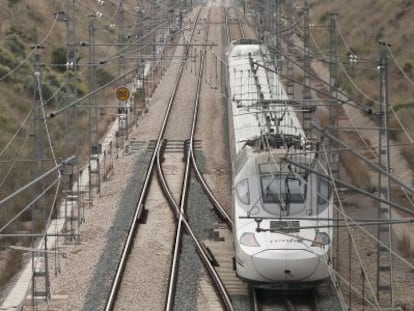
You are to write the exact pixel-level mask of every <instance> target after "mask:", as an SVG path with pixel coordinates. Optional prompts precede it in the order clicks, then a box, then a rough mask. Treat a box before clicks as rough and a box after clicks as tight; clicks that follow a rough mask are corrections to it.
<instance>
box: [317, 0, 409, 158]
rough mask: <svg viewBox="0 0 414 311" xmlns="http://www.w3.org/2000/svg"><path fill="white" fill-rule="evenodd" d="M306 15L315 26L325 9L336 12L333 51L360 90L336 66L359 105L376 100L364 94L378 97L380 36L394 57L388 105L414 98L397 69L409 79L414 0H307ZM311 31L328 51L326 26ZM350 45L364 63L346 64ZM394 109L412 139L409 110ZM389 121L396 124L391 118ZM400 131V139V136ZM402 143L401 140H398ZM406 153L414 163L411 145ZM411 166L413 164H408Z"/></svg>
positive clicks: (326, 18)
mask: <svg viewBox="0 0 414 311" xmlns="http://www.w3.org/2000/svg"><path fill="white" fill-rule="evenodd" d="M309 2H310V6H311V7H310V12H311V13H310V14H311V22H312V23H313V24H314V25H318V26H319V25H320V26H322V25H328V24H329V12H337V13H339V14H338V16H337V24H338V33H340V35H338V55H339V57H341V59H342V60H343V61H344V62H345V64H344V66H345V68H346V70H347V72H348V74H349V75H351V76H352V79H353V80H354V82H355V83H356V84H357V85H358V87H359V88H360V90H362V93H361V92H360V91H358V90H356V88H354V87H353V86H352V84H351V82H349V80H348V78H346V77H345V74H344V73H343V72H342V69H338V73H339V76H340V77H341V78H340V81H339V84H340V86H341V87H343V88H344V89H345V90H346V91H347V92H349V93H350V94H351V95H352V97H353V98H356V99H358V101H359V102H360V103H362V104H367V105H372V106H373V107H374V108H375V109H377V107H378V106H377V104H375V103H373V102H372V101H371V100H370V99H369V98H371V99H374V100H377V99H378V93H379V82H378V81H379V74H378V71H377V60H378V58H379V49H380V46H379V44H378V41H379V40H383V41H386V42H388V43H390V44H391V48H390V49H391V51H392V53H393V57H391V56H390V57H389V102H390V104H391V105H393V106H394V105H404V104H407V103H410V102H413V97H414V89H413V88H412V84H411V82H409V81H407V79H406V78H405V77H404V76H403V74H402V73H401V72H400V70H399V68H398V67H397V64H396V63H395V62H394V60H393V58H394V57H395V59H396V60H397V63H398V66H400V67H402V68H405V69H404V71H405V73H406V74H407V75H408V76H409V77H410V78H411V80H413V78H414V69H413V68H414V66H413V65H414V61H413V59H414V40H413V39H414V19H413V18H412V14H413V10H414V2H413V1H407V0H395V1H378V0H364V1H360V0H348V1H343V0H332V1H324V0H311V1H309ZM312 35H313V37H314V38H315V39H316V41H317V45H318V46H319V47H320V48H321V49H322V50H323V52H325V53H327V52H328V51H329V49H328V47H329V33H328V31H327V29H324V28H320V27H316V28H312ZM349 48H350V49H352V50H353V51H354V52H356V53H357V55H358V56H359V57H360V59H362V58H363V59H364V60H363V61H361V62H359V63H357V64H356V65H354V66H352V67H349V66H348V65H347V64H346V55H348V53H349V50H348V49H349ZM403 110H404V111H401V112H399V113H398V115H399V117H400V118H401V121H402V122H403V124H404V126H405V128H406V129H407V130H408V132H409V134H410V135H411V137H414V125H413V124H414V123H413V122H412V120H413V118H414V112H412V111H411V110H414V109H403ZM392 125H393V126H395V127H399V125H398V123H397V122H395V120H394V121H393V122H392ZM402 136H403V135H402V134H401V135H399V138H402ZM403 142H404V141H403ZM404 154H405V157H406V158H407V160H408V161H409V162H413V161H412V159H413V158H414V150H413V148H406V149H405V150H404ZM411 165H412V166H414V165H413V164H412V163H411Z"/></svg>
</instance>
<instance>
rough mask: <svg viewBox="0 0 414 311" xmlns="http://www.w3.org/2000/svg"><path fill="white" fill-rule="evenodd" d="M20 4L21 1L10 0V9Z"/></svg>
mask: <svg viewBox="0 0 414 311" xmlns="http://www.w3.org/2000/svg"><path fill="white" fill-rule="evenodd" d="M19 2H20V0H9V7H10V8H11V7H13V6H15V5H16V4H17V3H19Z"/></svg>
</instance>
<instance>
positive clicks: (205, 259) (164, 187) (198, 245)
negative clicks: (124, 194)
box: [157, 154, 234, 311]
mask: <svg viewBox="0 0 414 311" xmlns="http://www.w3.org/2000/svg"><path fill="white" fill-rule="evenodd" d="M157 168H158V170H157V172H158V180H159V183H160V186H161V188H162V190H163V192H164V193H165V194H166V196H167V199H168V202H169V204H170V207H171V208H172V209H173V210H174V212H175V215H176V218H177V219H178V218H179V217H180V216H181V221H182V224H183V226H184V228H185V230H186V232H187V233H188V235H189V236H190V237H191V239H192V240H193V242H194V245H195V247H196V249H197V251H198V254H199V256H200V259H201V260H202V262H203V263H204V266H205V268H206V270H207V272H208V273H209V275H210V277H211V279H212V281H213V282H214V284H215V285H216V289H217V290H218V291H219V293H220V298H221V299H222V302H223V304H224V305H225V307H226V310H229V311H231V310H234V309H233V306H232V303H231V299H230V296H229V294H228V293H227V290H226V288H225V286H224V283H223V281H222V280H221V278H220V276H219V274H218V273H217V271H216V270H215V268H214V266H213V265H212V263H211V262H210V259H209V258H210V257H209V256H208V254H207V252H206V251H205V249H204V247H203V245H202V244H201V243H200V241H198V239H197V237H196V236H195V234H194V232H193V230H192V229H191V226H190V224H189V223H188V220H187V219H186V217H185V215H183V214H182V213H181V210H180V207H179V206H178V204H177V203H176V202H175V200H174V197H173V195H172V193H171V190H170V189H169V188H168V185H167V182H166V180H165V177H164V173H163V171H162V166H161V160H160V154H159V155H158V157H157Z"/></svg>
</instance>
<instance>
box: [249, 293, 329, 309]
mask: <svg viewBox="0 0 414 311" xmlns="http://www.w3.org/2000/svg"><path fill="white" fill-rule="evenodd" d="M251 293H252V298H251V299H252V305H253V308H252V309H253V310H254V311H321V308H320V306H319V303H318V300H317V297H316V295H315V291H314V290H306V291H305V290H297V291H290V292H283V291H277V292H276V291H269V290H267V291H266V290H258V289H251Z"/></svg>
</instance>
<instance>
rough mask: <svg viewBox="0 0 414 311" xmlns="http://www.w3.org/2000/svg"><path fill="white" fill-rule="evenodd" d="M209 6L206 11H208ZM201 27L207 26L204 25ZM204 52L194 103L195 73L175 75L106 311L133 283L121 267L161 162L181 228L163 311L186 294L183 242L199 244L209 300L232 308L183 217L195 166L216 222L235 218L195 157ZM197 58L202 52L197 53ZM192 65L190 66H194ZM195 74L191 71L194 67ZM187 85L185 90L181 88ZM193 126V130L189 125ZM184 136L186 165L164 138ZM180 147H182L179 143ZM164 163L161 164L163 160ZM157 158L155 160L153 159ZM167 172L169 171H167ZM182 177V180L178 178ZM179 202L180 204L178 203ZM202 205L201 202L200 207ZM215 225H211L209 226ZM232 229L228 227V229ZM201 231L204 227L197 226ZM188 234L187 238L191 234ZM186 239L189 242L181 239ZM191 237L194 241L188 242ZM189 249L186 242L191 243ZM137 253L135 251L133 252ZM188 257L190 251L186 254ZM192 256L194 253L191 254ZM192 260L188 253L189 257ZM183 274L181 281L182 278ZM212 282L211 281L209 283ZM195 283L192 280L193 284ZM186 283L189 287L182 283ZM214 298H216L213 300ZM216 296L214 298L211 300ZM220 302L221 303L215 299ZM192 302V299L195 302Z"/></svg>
mask: <svg viewBox="0 0 414 311" xmlns="http://www.w3.org/2000/svg"><path fill="white" fill-rule="evenodd" d="M204 11H205V10H204ZM201 12H202V9H200V10H199V11H198V14H197V18H196V19H195V21H194V24H193V28H192V31H191V35H190V39H189V42H191V43H196V44H198V43H199V42H198V41H199V40H200V34H201V33H202V32H204V33H205V34H204V38H202V41H203V42H202V44H205V43H207V38H208V29H209V14H208V16H207V18H204V17H202V16H203V14H202V13H201ZM203 27H204V28H205V29H204V30H203ZM205 54H206V50H205V48H204V49H203V50H201V51H200V59H199V61H198V60H197V61H198V65H199V66H198V68H196V70H195V73H196V74H197V76H196V81H197V89H196V92H195V93H196V94H195V100H194V104H191V103H190V102H189V96H188V90H185V89H186V86H187V81H188V80H189V79H194V77H191V74H190V73H189V72H188V71H189V70H188V69H187V71H185V69H186V68H188V67H185V63H183V64H182V65H181V67H180V69H179V71H178V75H177V78H176V82H175V86H174V89H173V91H172V94H171V96H170V100H169V103H168V108H167V111H166V114H165V116H164V121H163V125H162V128H161V130H160V134H159V137H158V140H157V141H156V142H154V143H153V145H154V146H153V155H152V158H151V162H150V166H149V168H148V171H147V174H146V176H147V177H146V179H145V184H144V187H143V189H142V190H141V191H142V192H141V196H140V199H139V202H138V204H137V210H136V213H135V216H134V218H133V221H132V225H131V229H130V234H129V235H128V240H127V243H126V244H125V247H124V251H123V256H122V258H121V262H120V264H119V268H118V271H117V274H116V277H115V279H114V281H113V286H112V289H111V293H110V295H109V297H108V300H107V304H106V307H105V310H112V309H118V300H119V299H118V300H117V297H118V295H119V292H120V291H122V288H123V287H125V286H127V287H130V286H131V284H128V283H129V282H127V284H126V285H123V284H122V283H123V282H122V279H123V272H124V271H126V266H127V262H128V254H129V253H130V252H131V249H133V248H134V246H133V241H134V234H135V233H136V232H137V228H138V223H139V220H140V216H141V214H142V213H143V210H144V208H143V206H144V205H145V206H146V207H147V208H148V209H151V208H150V207H148V205H150V204H152V203H150V202H148V201H147V193H148V188H149V184H150V183H152V182H153V181H152V175H153V174H152V173H153V171H154V167H155V165H156V166H157V171H158V179H159V182H160V185H161V189H162V191H163V192H164V195H165V197H166V198H167V201H168V202H169V205H170V207H171V208H172V211H173V214H174V215H175V217H176V219H177V229H176V233H177V234H176V238H175V242H174V250H173V251H172V253H173V254H174V257H173V258H172V259H171V269H170V270H171V273H170V280H169V282H168V283H169V286H168V290H167V293H166V302H165V310H172V309H174V308H177V306H180V307H181V306H182V304H183V299H180V298H178V299H176V296H178V297H179V296H180V295H182V294H180V293H177V292H178V291H177V289H178V290H179V289H180V288H181V287H183V286H181V285H180V284H182V283H183V281H182V280H183V279H187V278H186V277H180V275H179V270H180V271H181V270H182V268H180V267H179V266H180V263H179V261H180V260H179V258H180V255H181V254H182V251H181V248H182V247H184V248H185V247H187V246H185V245H187V244H189V243H188V242H190V243H191V245H192V246H191V247H193V245H194V246H195V248H196V250H197V253H198V255H199V256H200V258H201V262H202V263H203V265H204V267H205V270H206V271H207V273H208V275H209V279H206V278H204V279H202V282H201V283H203V286H202V287H203V288H206V287H213V289H208V290H207V291H210V292H213V293H214V291H215V292H217V294H218V295H217V297H215V298H214V296H213V297H210V298H209V300H208V302H207V304H208V305H214V303H217V304H219V305H220V306H223V308H224V309H226V310H233V307H232V304H231V300H230V296H229V294H228V293H227V291H226V289H225V287H224V284H223V281H222V280H221V278H220V276H219V275H218V273H217V272H216V270H215V268H214V266H213V263H214V257H213V255H212V253H211V250H209V248H208V247H206V246H205V245H204V244H203V242H202V241H201V239H205V237H204V238H201V239H200V238H198V237H197V236H196V233H194V231H193V230H192V228H191V226H193V224H191V221H188V220H187V218H186V216H185V210H186V205H187V197H188V196H189V195H191V194H190V190H189V188H190V169H191V168H192V167H193V168H194V171H195V172H196V175H197V178H198V180H199V181H200V183H201V185H202V188H203V189H204V190H203V191H205V193H206V194H207V197H208V198H209V200H210V201H211V202H212V203H213V206H214V207H215V208H216V209H217V211H218V212H217V213H218V215H219V216H215V217H216V219H215V221H214V222H217V221H218V220H219V222H222V221H224V222H225V223H227V226H230V227H231V218H230V217H229V215H228V214H227V212H226V211H225V210H224V208H223V207H222V206H221V205H220V204H219V202H218V201H217V199H216V198H215V197H214V195H213V194H212V191H211V190H210V189H209V188H208V186H207V183H206V182H205V181H204V179H203V176H202V174H201V172H200V169H199V168H198V166H197V162H196V159H195V155H194V153H195V151H194V132H195V127H196V121H197V106H198V104H199V102H200V90H201V84H202V81H203V72H204V63H205ZM188 55H190V46H188V47H187V49H186V56H187V57H188ZM196 57H197V58H198V56H196ZM190 67H191V66H190ZM191 73H192V71H191ZM181 89H182V90H184V91H181ZM191 107H194V108H193V113H192V122H188V115H189V110H190V109H192V108H191ZM176 122H181V123H182V124H181V125H183V124H184V123H185V124H187V123H189V124H191V126H181V127H180V130H179V131H177V130H176V127H175V126H174V124H176ZM190 127H191V129H190ZM184 137H190V138H189V139H188V140H185V139H183V138H184ZM173 139H174V140H175V141H181V140H183V141H184V140H185V141H186V144H185V147H183V149H184V150H185V153H184V159H185V161H184V164H183V163H182V162H181V155H179V153H178V152H170V153H168V154H167V153H163V150H164V147H163V146H164V143H165V142H166V141H171V140H173ZM176 149H181V148H176ZM161 162H163V164H162V165H161ZM155 163H156V164H155ZM165 172H167V173H166V174H165ZM180 172H183V173H180ZM180 181H181V182H180ZM176 202H179V203H176ZM198 208H199V209H200V208H204V207H203V206H200V207H198ZM207 211H209V213H211V212H210V209H207ZM211 230H213V229H211ZM227 230H228V229H227ZM198 231H200V230H198ZM184 232H186V233H187V234H188V236H185V237H183V233H184ZM188 237H189V238H188ZM183 240H185V241H183ZM188 240H191V241H188ZM137 242H138V244H139V243H140V241H139V238H138V239H137ZM187 248H188V247H187ZM131 257H133V255H131ZM187 257H188V256H187ZM192 257H193V259H192V260H194V257H197V256H192ZM187 260H188V258H187ZM180 279H181V281H180ZM177 281H180V282H181V283H180V284H178V285H177ZM195 282H196V283H198V282H200V281H199V280H195ZM211 284H212V285H211ZM193 285H194V284H193ZM193 285H192V286H191V287H193V288H197V285H196V286H193ZM184 287H185V286H184ZM125 299H127V298H125V297H124V296H122V298H120V301H119V307H120V308H122V307H121V306H122V305H123V301H122V300H125ZM214 300H216V302H214ZM212 301H213V302H212ZM217 301H218V302H217ZM191 303H193V301H191Z"/></svg>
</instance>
